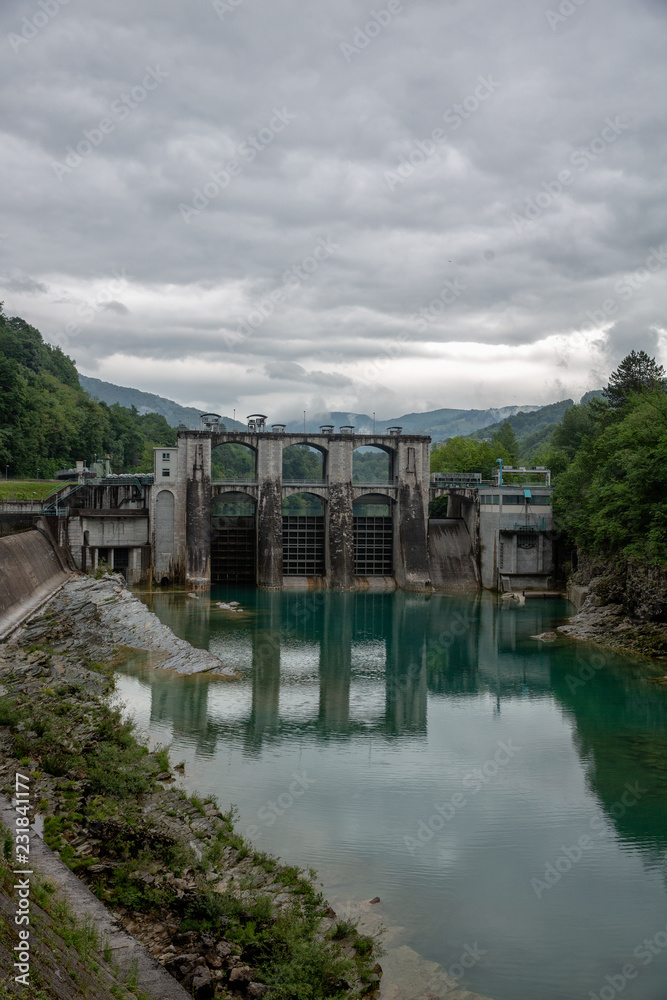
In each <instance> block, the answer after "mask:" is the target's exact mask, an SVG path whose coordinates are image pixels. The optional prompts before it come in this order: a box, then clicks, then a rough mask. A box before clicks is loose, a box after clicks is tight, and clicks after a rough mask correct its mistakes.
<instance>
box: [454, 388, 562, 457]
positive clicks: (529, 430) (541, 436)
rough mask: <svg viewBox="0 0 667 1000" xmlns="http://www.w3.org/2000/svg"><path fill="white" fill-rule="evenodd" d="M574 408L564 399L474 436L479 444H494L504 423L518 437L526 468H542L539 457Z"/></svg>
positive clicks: (507, 420) (520, 413) (518, 452)
mask: <svg viewBox="0 0 667 1000" xmlns="http://www.w3.org/2000/svg"><path fill="white" fill-rule="evenodd" d="M572 406H574V401H573V400H571V399H561V400H560V401H559V402H558V403H549V404H548V405H547V406H542V407H540V409H539V410H531V411H521V412H519V413H515V414H512V415H511V416H509V417H507V419H506V421H503V422H499V423H495V424H490V425H489V426H488V427H482V428H480V429H479V430H478V431H475V432H474V433H473V434H471V435H470V436H471V437H472V438H475V439H476V440H478V441H493V440H494V437H495V435H497V434H498V432H499V431H500V429H501V427H502V426H503V423H508V424H509V425H510V427H511V428H512V430H513V431H514V434H515V435H516V445H517V447H516V460H517V461H518V462H520V463H521V464H522V465H526V464H528V465H538V464H541V463H540V462H538V461H536V460H535V456H536V455H538V453H539V450H540V449H542V448H544V447H545V446H546V445H548V444H549V442H550V441H551V436H552V434H553V432H554V430H555V428H556V427H557V426H558V422H559V421H560V420H562V418H563V416H564V415H565V413H566V412H567V411H568V410H569V409H570V407H572Z"/></svg>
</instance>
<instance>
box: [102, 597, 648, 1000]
mask: <svg viewBox="0 0 667 1000" xmlns="http://www.w3.org/2000/svg"><path fill="white" fill-rule="evenodd" d="M138 596H140V597H141V598H142V599H143V600H144V601H145V602H146V603H147V604H148V605H149V606H150V607H151V608H152V610H154V611H155V612H156V613H157V614H158V615H159V617H160V618H161V620H162V621H163V622H166V623H167V624H169V625H171V627H172V628H173V629H174V631H175V632H176V633H177V634H178V635H180V636H182V637H183V638H186V639H188V640H189V641H190V642H191V643H193V644H194V645H196V646H199V647H202V648H209V649H211V650H212V651H213V652H215V653H217V654H218V655H219V656H220V657H221V658H222V659H223V660H224V661H225V662H226V663H231V664H232V665H233V666H235V667H236V668H237V669H238V671H239V672H240V674H241V675H242V679H241V680H239V681H232V682H229V681H223V680H215V679H212V678H206V677H202V676H199V677H197V676H195V677H181V676H176V675H173V674H168V673H166V672H164V673H163V672H160V671H152V670H148V669H145V668H143V669H142V668H139V667H135V668H132V667H128V668H125V669H124V671H123V672H122V673H120V674H119V676H118V689H119V693H120V696H121V697H122V699H123V700H124V701H125V702H126V704H127V705H128V709H129V711H130V712H131V714H133V715H134V717H135V718H136V721H137V724H138V726H139V728H140V729H141V730H143V731H144V732H146V733H148V735H149V737H150V739H151V741H152V742H153V743H155V742H161V743H164V744H170V746H171V759H172V762H174V763H178V762H179V761H184V762H185V765H186V769H185V782H186V785H187V787H188V789H189V790H190V791H197V792H198V793H200V794H204V795H205V794H214V795H216V796H217V797H218V800H219V802H220V804H221V805H222V806H223V808H226V807H227V805H228V804H229V803H235V804H236V805H237V807H238V810H239V820H238V829H239V831H240V832H242V833H244V834H247V835H248V836H249V837H250V839H251V840H252V841H253V843H254V844H255V845H256V846H257V847H258V848H260V849H262V850H266V851H269V852H270V853H274V854H276V855H278V856H280V858H281V859H282V860H284V861H286V862H289V863H295V864H299V865H301V866H303V867H310V866H312V867H314V868H315V869H317V871H318V872H319V875H320V878H321V880H322V882H323V884H324V889H325V892H326V894H327V895H328V897H329V898H330V899H331V901H332V903H333V905H334V906H335V907H336V908H337V909H338V910H339V911H341V912H348V911H353V910H354V905H355V904H356V903H357V902H358V901H359V900H364V899H368V898H369V897H374V896H379V897H380V898H381V901H382V902H381V904H378V912H379V913H380V914H381V918H382V920H383V921H384V923H385V924H386V925H388V926H389V927H390V928H393V931H392V933H391V934H390V940H391V941H392V944H401V945H408V946H410V947H411V948H412V949H414V951H416V952H417V953H418V954H419V955H420V956H423V959H424V960H427V961H429V962H437V963H439V965H440V966H442V967H444V968H445V969H447V970H449V972H450V975H453V976H454V978H455V979H457V980H460V982H461V985H462V986H465V987H467V988H468V989H470V990H472V991H474V992H476V993H479V994H483V995H484V996H488V997H491V998H492V1000H535V998H540V1000H573V998H578V997H581V998H582V1000H590V997H591V994H592V995H593V996H594V997H600V998H601V1000H612V998H613V997H615V996H616V995H618V994H619V993H622V994H623V996H624V997H627V998H632V1000H664V998H665V996H666V995H667V989H666V988H665V986H664V983H665V982H666V981H667V976H666V972H667V892H666V884H665V874H666V870H667V869H666V864H665V860H666V847H667V823H666V822H665V820H666V819H667V809H666V806H667V780H666V779H667V686H666V685H665V684H664V683H660V682H659V678H660V677H661V676H662V675H663V674H664V673H665V662H666V661H664V660H663V661H662V662H661V663H655V662H654V663H650V662H648V661H644V660H639V659H631V658H628V657H624V656H620V655H618V654H615V653H612V652H610V651H608V650H605V649H602V648H600V647H596V646H592V645H588V644H581V643H575V642H573V641H571V640H568V639H565V638H562V639H557V640H556V641H553V642H544V641H539V640H537V639H535V638H533V637H534V636H536V635H538V634H540V633H544V632H545V631H547V630H550V629H552V628H553V627H554V625H557V624H559V623H561V622H562V621H563V620H564V618H565V617H566V616H567V615H568V614H570V613H572V606H571V605H569V604H568V603H567V602H566V601H564V600H556V599H550V600H544V599H531V600H527V601H526V603H525V605H517V604H515V603H514V602H509V603H507V602H500V601H498V600H497V598H496V597H495V595H492V594H489V593H474V594H470V595H452V596H450V595H445V594H438V595H422V594H409V593H403V592H397V593H387V594H385V593H350V594H341V593H332V592H327V591H316V592H310V593H307V592H290V591H282V592H267V591H257V590H253V589H242V588H234V589H233V590H232V589H223V588H217V589H215V590H214V591H213V592H212V594H211V599H210V600H209V598H208V595H206V596H204V597H202V598H200V599H198V600H196V599H193V598H188V597H187V596H186V594H185V592H175V591H156V592H153V593H150V594H149V593H138ZM229 600H237V601H239V602H240V604H241V607H242V608H243V610H242V611H240V612H231V611H226V610H224V609H221V608H219V607H217V606H216V604H215V602H216V601H229ZM464 959H465V961H463V960H464ZM426 967H427V966H425V968H426ZM624 967H625V968H624ZM405 988H407V987H404V989H405ZM430 988H431V990H432V992H435V993H436V994H437V995H442V996H445V995H446V992H442V991H439V990H438V988H437V985H434V983H431V986H430ZM414 990H415V994H416V993H417V992H419V990H417V987H416V986H415V987H414ZM605 991H606V992H605ZM411 995H414V994H410V993H409V992H408V993H406V994H405V998H406V1000H408V998H409V996H411Z"/></svg>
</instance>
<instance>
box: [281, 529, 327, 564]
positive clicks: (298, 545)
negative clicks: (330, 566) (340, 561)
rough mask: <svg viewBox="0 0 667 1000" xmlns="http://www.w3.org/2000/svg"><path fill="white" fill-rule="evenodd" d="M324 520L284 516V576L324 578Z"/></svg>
mask: <svg viewBox="0 0 667 1000" xmlns="http://www.w3.org/2000/svg"><path fill="white" fill-rule="evenodd" d="M324 572H325V570H324V518H323V517H322V516H314V517H308V516H301V517H299V516H295V515H292V514H285V515H283V574H284V575H285V576H324Z"/></svg>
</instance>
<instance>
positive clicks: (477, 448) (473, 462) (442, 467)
mask: <svg viewBox="0 0 667 1000" xmlns="http://www.w3.org/2000/svg"><path fill="white" fill-rule="evenodd" d="M497 458H502V460H503V462H504V463H505V464H507V465H512V462H513V458H512V455H511V454H510V452H509V451H508V450H507V448H506V447H505V446H504V445H503V444H502V443H500V442H498V443H497V444H496V443H492V442H491V441H476V440H475V439H474V438H469V437H454V438H450V439H449V441H446V442H445V444H443V445H440V447H439V448H434V449H433V451H432V452H431V472H480V473H481V474H482V479H491V478H492V476H493V474H494V471H495V469H496V459H497Z"/></svg>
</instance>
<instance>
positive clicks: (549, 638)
mask: <svg viewBox="0 0 667 1000" xmlns="http://www.w3.org/2000/svg"><path fill="white" fill-rule="evenodd" d="M530 638H531V639H539V640H540V642H554V640H556V639H557V638H558V632H541V633H540V635H531V637H530Z"/></svg>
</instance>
